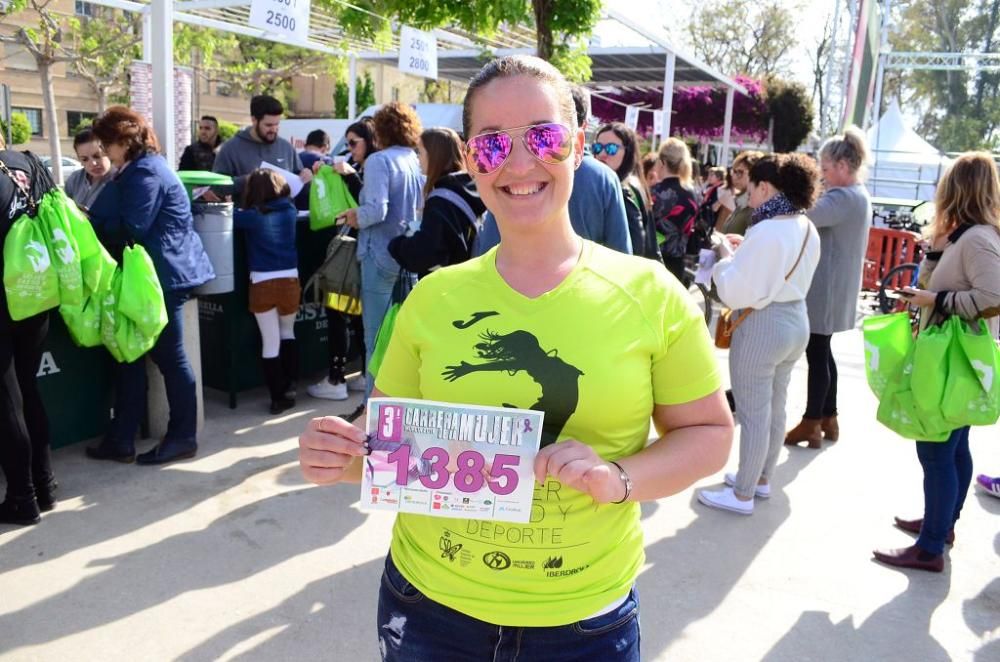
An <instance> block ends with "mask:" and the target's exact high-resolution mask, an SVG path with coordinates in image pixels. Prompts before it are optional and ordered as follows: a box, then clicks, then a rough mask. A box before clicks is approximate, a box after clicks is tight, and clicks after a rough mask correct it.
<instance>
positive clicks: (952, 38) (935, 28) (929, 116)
mask: <svg viewBox="0 0 1000 662" xmlns="http://www.w3.org/2000/svg"><path fill="white" fill-rule="evenodd" d="M893 24H894V29H893V30H892V32H891V33H890V44H891V46H892V49H893V50H895V51H936V52H973V53H975V52H995V51H997V50H998V42H1000V34H998V29H1000V3H998V2H996V1H995V0H937V1H935V2H932V3H931V2H926V0H897V1H896V2H894V3H893ZM890 73H891V75H887V76H886V84H885V95H884V96H883V107H885V105H886V104H887V102H888V100H889V99H892V98H894V97H898V98H899V99H900V100H901V102H902V105H903V107H904V108H905V109H907V110H908V111H910V112H913V111H917V112H918V113H919V115H920V121H919V123H918V125H917V126H916V127H915V128H916V130H917V132H918V133H919V134H920V135H921V136H923V137H924V138H926V139H927V140H928V141H929V142H931V143H932V144H934V145H935V146H936V147H937V148H938V149H941V150H944V151H965V150H971V149H979V148H984V147H987V148H989V147H995V146H997V143H998V135H997V134H998V130H1000V75H998V74H997V72H989V71H980V72H978V73H974V72H971V71H932V70H921V71H902V72H890Z"/></svg>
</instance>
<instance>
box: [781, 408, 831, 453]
mask: <svg viewBox="0 0 1000 662" xmlns="http://www.w3.org/2000/svg"><path fill="white" fill-rule="evenodd" d="M802 441H808V442H809V448H812V449H817V448H822V447H823V429H822V427H821V422H820V419H818V418H806V417H804V416H803V417H802V420H801V421H800V422H799V424H798V425H796V426H795V427H794V428H792V429H791V430H789V431H788V433H787V434H785V445H786V446H797V445H798V444H799V442H802Z"/></svg>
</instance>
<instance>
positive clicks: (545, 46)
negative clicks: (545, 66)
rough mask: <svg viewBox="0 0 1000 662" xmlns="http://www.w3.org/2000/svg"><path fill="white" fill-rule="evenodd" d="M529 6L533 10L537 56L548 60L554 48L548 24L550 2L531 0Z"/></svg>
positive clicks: (548, 0) (546, 0)
mask: <svg viewBox="0 0 1000 662" xmlns="http://www.w3.org/2000/svg"><path fill="white" fill-rule="evenodd" d="M531 6H532V8H533V9H534V10H535V34H536V35H537V41H536V44H537V45H536V48H537V51H538V57H540V58H542V59H543V60H545V61H546V62H548V61H549V60H551V59H552V53H553V51H554V50H555V48H554V46H553V38H552V28H551V27H550V26H549V18H550V17H551V16H552V2H551V0H531Z"/></svg>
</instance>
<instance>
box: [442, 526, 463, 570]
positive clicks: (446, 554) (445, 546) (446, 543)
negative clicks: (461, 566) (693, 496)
mask: <svg viewBox="0 0 1000 662" xmlns="http://www.w3.org/2000/svg"><path fill="white" fill-rule="evenodd" d="M438 546H439V547H440V548H441V558H447V559H448V560H449V561H451V562H453V563H454V561H455V555H456V554H458V553H459V552H460V551H461V550H462V543H458V544H457V545H454V544H452V541H451V537H450V536H449V535H448V532H447V531H445V534H444V535H443V536H441V539H440V540H439V541H438Z"/></svg>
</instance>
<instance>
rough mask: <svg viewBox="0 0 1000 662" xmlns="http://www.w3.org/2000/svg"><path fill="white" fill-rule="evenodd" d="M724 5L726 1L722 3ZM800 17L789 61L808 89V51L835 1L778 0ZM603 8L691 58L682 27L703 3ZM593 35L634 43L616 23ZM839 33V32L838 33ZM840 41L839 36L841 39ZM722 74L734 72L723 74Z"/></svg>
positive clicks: (683, 0) (635, 0) (612, 0)
mask: <svg viewBox="0 0 1000 662" xmlns="http://www.w3.org/2000/svg"><path fill="white" fill-rule="evenodd" d="M722 1H723V2H726V1H727V0H722ZM780 2H781V3H782V4H784V5H785V6H787V7H789V8H790V9H791V10H792V11H793V12H794V14H795V15H796V16H797V17H798V18H800V20H797V21H796V23H797V30H796V34H797V35H798V38H799V43H798V44H797V46H796V47H795V48H794V50H793V56H792V58H791V77H792V78H793V79H795V80H797V81H799V82H801V83H803V84H804V85H805V86H806V89H812V85H813V75H812V64H811V62H810V59H809V51H810V50H811V49H812V48H814V45H815V43H816V42H818V40H819V38H820V36H821V34H822V31H823V23H824V20H825V19H826V17H827V16H829V15H831V14H832V13H833V8H834V6H835V4H836V1H835V0H780ZM605 4H606V6H608V7H609V8H611V9H614V10H616V11H618V12H620V13H622V14H624V15H625V16H627V17H628V18H630V19H632V20H634V21H636V22H637V23H639V24H640V25H643V26H648V27H650V28H651V29H652V28H656V29H658V31H660V32H662V33H664V34H665V35H666V36H667V37H668V38H670V39H671V40H672V42H673V43H674V44H676V45H677V47H678V48H681V49H683V50H686V51H687V52H688V53H690V54H692V55H694V54H695V49H694V46H693V44H692V43H691V40H690V37H689V36H688V35H687V34H686V31H685V30H684V27H685V26H686V25H687V24H688V22H689V21H690V18H691V15H692V13H693V12H694V9H695V8H696V7H701V6H703V5H704V1H703V0H702V1H701V2H694V1H692V0H605ZM846 4H847V3H846V2H844V3H843V6H842V8H841V15H842V17H843V16H845V15H846ZM597 34H598V35H599V36H600V38H601V44H602V45H603V46H613V45H626V44H628V43H629V42H630V41H632V42H633V43H634V40H635V38H636V37H635V35H634V33H633V32H632V31H631V30H629V29H627V28H622V27H620V26H618V25H617V24H611V25H606V24H605V25H601V26H599V29H598V32H597ZM842 34H843V33H842ZM841 39H843V37H841ZM721 73H723V74H727V75H729V74H732V73H734V72H730V71H724V72H721Z"/></svg>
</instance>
